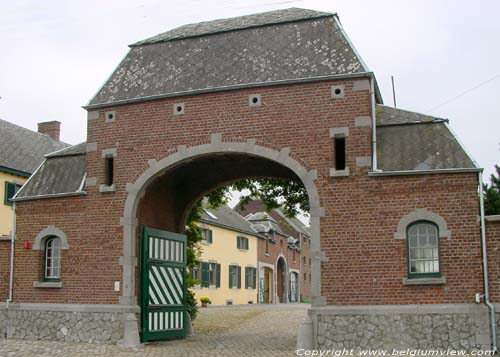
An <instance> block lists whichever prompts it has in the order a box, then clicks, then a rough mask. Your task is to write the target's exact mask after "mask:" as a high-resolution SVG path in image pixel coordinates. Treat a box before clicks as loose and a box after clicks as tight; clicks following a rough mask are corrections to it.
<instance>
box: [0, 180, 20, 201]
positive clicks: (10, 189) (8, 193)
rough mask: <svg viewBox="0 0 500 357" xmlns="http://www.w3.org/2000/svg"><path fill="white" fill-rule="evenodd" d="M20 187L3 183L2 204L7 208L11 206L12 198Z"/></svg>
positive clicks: (10, 183)
mask: <svg viewBox="0 0 500 357" xmlns="http://www.w3.org/2000/svg"><path fill="white" fill-rule="evenodd" d="M20 188H21V185H20V184H18V183H15V182H7V181H6V182H5V198H4V201H3V203H4V204H6V205H7V206H12V204H13V201H12V198H13V197H14V195H15V194H16V193H17V191H19V189H20Z"/></svg>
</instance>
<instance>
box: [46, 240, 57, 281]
mask: <svg viewBox="0 0 500 357" xmlns="http://www.w3.org/2000/svg"><path fill="white" fill-rule="evenodd" d="M60 274H61V240H60V239H59V238H57V237H49V238H47V240H46V241H45V271H44V279H45V280H59V279H60V278H61V275H60Z"/></svg>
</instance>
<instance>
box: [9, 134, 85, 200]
mask: <svg viewBox="0 0 500 357" xmlns="http://www.w3.org/2000/svg"><path fill="white" fill-rule="evenodd" d="M85 147H86V146H85V143H82V144H78V145H74V146H71V147H69V148H67V149H65V150H64V151H59V152H57V153H55V154H52V155H48V156H47V157H46V160H45V162H44V163H43V165H42V166H41V167H40V169H39V170H38V171H36V172H35V173H34V174H33V175H32V176H31V178H30V180H29V181H28V182H27V183H26V184H25V185H24V186H23V187H22V188H21V190H20V191H19V192H18V194H17V196H16V199H26V198H28V197H36V196H44V195H54V194H62V193H76V192H79V189H80V186H81V184H82V181H83V178H84V176H85V164H86V162H85V150H84V148H85Z"/></svg>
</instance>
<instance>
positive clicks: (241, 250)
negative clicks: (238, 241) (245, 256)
mask: <svg viewBox="0 0 500 357" xmlns="http://www.w3.org/2000/svg"><path fill="white" fill-rule="evenodd" d="M238 250H239V251H240V252H244V253H246V252H248V249H241V248H238Z"/></svg>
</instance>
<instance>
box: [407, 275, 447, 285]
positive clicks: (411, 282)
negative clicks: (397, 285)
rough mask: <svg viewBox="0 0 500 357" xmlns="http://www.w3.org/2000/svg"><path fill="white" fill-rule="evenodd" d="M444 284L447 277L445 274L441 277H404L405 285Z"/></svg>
mask: <svg viewBox="0 0 500 357" xmlns="http://www.w3.org/2000/svg"><path fill="white" fill-rule="evenodd" d="M443 284H446V278H445V277H444V276H443V277H441V278H415V279H408V278H404V279H403V285H443Z"/></svg>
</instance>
